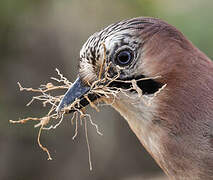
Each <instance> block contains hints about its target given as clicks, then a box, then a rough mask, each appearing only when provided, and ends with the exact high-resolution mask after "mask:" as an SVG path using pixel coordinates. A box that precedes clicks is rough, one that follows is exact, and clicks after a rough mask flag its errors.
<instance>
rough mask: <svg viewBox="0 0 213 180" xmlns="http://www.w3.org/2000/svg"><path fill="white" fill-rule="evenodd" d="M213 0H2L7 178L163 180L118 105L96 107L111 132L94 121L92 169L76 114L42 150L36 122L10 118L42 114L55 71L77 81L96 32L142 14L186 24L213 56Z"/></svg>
mask: <svg viewBox="0 0 213 180" xmlns="http://www.w3.org/2000/svg"><path fill="white" fill-rule="evenodd" d="M212 8H213V1H212V0H188V1H186V0H179V1H175V0H1V1H0V117H1V120H0V180H29V179H30V180H38V179H39V180H58V179H62V180H68V179H69V180H71V179H72V180H84V179H87V180H139V179H154V178H155V179H160V177H162V171H161V170H160V169H159V168H158V166H157V165H156V164H155V162H154V161H153V160H152V158H151V157H150V156H149V155H148V153H147V152H146V151H145V150H144V148H143V147H142V146H141V145H140V143H139V141H138V140H137V138H136V137H135V135H134V134H133V133H132V132H131V130H130V129H129V127H128V125H127V123H126V122H125V120H124V119H123V118H122V117H121V116H120V115H119V114H118V113H117V112H115V111H114V110H113V109H111V108H110V107H103V108H102V109H101V112H100V113H96V112H95V111H94V110H92V109H91V110H90V113H91V114H92V117H93V120H94V121H95V122H96V123H97V124H98V125H99V128H100V130H101V131H102V132H103V134H104V135H103V136H99V135H97V133H96V131H95V129H94V128H93V127H91V126H90V125H89V141H90V146H91V153H92V163H93V171H91V172H90V171H89V165H88V152H87V146H86V141H85V133H84V130H83V127H82V128H81V127H80V128H79V134H78V136H77V138H76V140H75V141H73V140H72V136H73V134H74V127H73V126H71V124H70V119H71V116H68V117H67V118H66V119H65V120H64V121H63V123H62V124H61V126H60V127H58V128H57V129H56V130H52V131H45V132H44V133H43V135H42V138H41V141H42V143H43V144H45V145H46V146H47V147H48V148H49V150H50V152H51V154H52V156H53V161H47V160H46V159H47V157H46V154H45V153H44V152H43V151H42V150H41V149H40V148H39V147H38V145H37V141H36V136H37V133H38V129H34V128H33V125H34V123H27V124H25V125H11V124H9V123H8V120H9V119H13V120H16V119H18V118H24V117H27V116H42V115H44V114H45V113H46V111H45V109H42V108H41V105H40V104H39V103H35V104H33V105H32V106H31V107H26V106H25V104H26V103H27V102H28V101H29V100H30V97H31V95H32V94H31V93H26V92H19V89H18V86H17V81H19V82H21V83H22V84H23V85H24V86H25V87H38V86H39V85H40V84H46V83H47V82H48V81H49V78H50V77H51V76H55V75H56V72H55V68H58V69H60V71H61V72H63V74H64V75H65V76H66V77H68V78H69V80H74V79H75V77H76V75H77V72H78V67H77V65H78V57H79V50H80V48H81V46H82V45H83V43H84V42H85V41H86V40H87V38H88V36H90V35H91V34H92V33H94V32H95V31H98V30H100V29H102V28H103V27H105V26H106V25H108V24H111V23H114V22H116V21H119V20H122V19H125V18H131V17H136V16H154V17H159V18H162V19H164V20H166V21H168V22H169V23H170V24H173V25H175V26H176V27H177V28H178V29H180V30H181V31H182V32H183V33H184V34H185V35H186V36H187V37H188V38H189V39H190V40H191V41H192V42H193V43H194V44H195V45H196V46H197V47H199V48H200V49H201V50H202V51H204V52H205V53H206V54H207V55H208V56H209V57H211V58H213V51H212V49H213V23H212V18H213V11H212Z"/></svg>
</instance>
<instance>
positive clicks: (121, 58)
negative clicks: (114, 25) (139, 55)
mask: <svg viewBox="0 0 213 180" xmlns="http://www.w3.org/2000/svg"><path fill="white" fill-rule="evenodd" d="M116 60H117V63H118V64H119V65H127V64H129V63H130V62H131V60H132V54H131V53H130V52H129V51H127V50H125V51H121V52H120V53H119V54H118V55H117V58H116Z"/></svg>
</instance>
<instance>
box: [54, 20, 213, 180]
mask: <svg viewBox="0 0 213 180" xmlns="http://www.w3.org/2000/svg"><path fill="white" fill-rule="evenodd" d="M206 68H211V74H212V72H213V65H212V62H211V61H210V60H209V59H208V58H207V57H206V56H205V55H204V54H203V53H201V52H200V51H199V50H198V49H197V48H196V47H194V46H193V45H192V43H191V42H189V41H188V40H187V39H186V38H185V37H184V36H183V34H182V33H180V32H179V31H178V30H177V29H176V28H175V27H173V26H171V25H169V24H167V23H166V22H164V21H162V20H159V19H155V18H144V17H141V18H134V19H129V20H124V21H120V22H118V23H115V24H112V25H110V26H108V27H106V28H105V29H103V30H101V31H100V32H97V33H95V34H93V35H92V36H91V37H89V39H88V40H87V41H86V43H85V44H84V45H83V47H82V49H81V51H80V62H79V74H78V78H77V79H76V81H75V82H74V84H73V85H72V86H71V87H70V89H69V90H68V91H67V92H66V94H65V96H64V98H63V99H62V101H61V102H60V104H59V106H58V108H57V110H58V111H62V110H63V109H64V108H66V107H67V106H70V105H71V108H69V110H70V111H74V110H76V109H81V108H83V107H85V106H86V105H88V104H90V103H91V102H92V101H98V100H103V101H104V102H105V103H107V104H110V105H112V106H113V107H114V108H115V109H116V110H117V111H118V112H120V114H121V115H122V116H123V117H124V118H125V119H126V120H127V122H128V124H129V125H130V128H131V129H132V130H133V132H134V133H135V134H136V136H137V137H138V139H139V140H140V142H141V143H142V144H143V145H144V147H145V148H146V149H147V151H148V152H149V153H150V154H151V155H152V156H153V158H154V159H155V160H156V162H157V163H158V164H159V165H160V167H161V168H162V169H163V170H164V171H165V172H166V173H167V174H168V175H169V176H170V177H174V176H176V175H177V176H178V177H186V176H190V175H189V174H190V173H192V171H193V172H194V171H195V169H199V168H200V167H199V163H197V164H196V163H195V164H196V166H195V164H193V165H194V166H193V167H192V162H196V160H198V157H197V156H196V155H195V154H196V153H195V152H202V151H203V149H202V148H198V146H199V145H202V142H201V139H202V137H201V136H202V135H201V134H202V133H201V134H200V132H198V130H199V126H200V125H201V124H202V123H204V121H205V123H207V122H206V120H205V119H206V116H207V114H208V115H210V114H211V115H212V117H213V113H212V112H211V113H210V112H209V113H207V114H201V113H200V111H201V110H202V108H206V107H207V106H209V105H208V104H206V102H204V101H202V102H201V99H202V98H203V97H204V96H202V95H200V96H199V97H196V96H197V95H198V94H199V93H200V92H201V91H202V92H204V93H205V94H206V95H208V93H209V92H207V89H213V86H212V83H210V77H211V75H209V74H208V73H205V72H206V70H205V69H206ZM209 73H210V72H209ZM204 79H205V81H206V82H208V84H211V85H210V86H208V88H207V85H206V84H204V82H203V80H204ZM211 82H212V81H211ZM212 92H213V91H212ZM212 92H211V94H212ZM208 97H209V95H208ZM209 99H211V102H209V104H210V103H212V105H213V100H212V98H209ZM76 100H78V101H77V102H78V105H76V103H75V102H76ZM202 118H203V119H202ZM201 119H202V120H201ZM193 122H196V123H194V124H193ZM204 131H205V130H204ZM206 133H207V134H208V133H209V132H206ZM192 136H193V137H192ZM194 140H196V141H198V140H199V143H198V144H199V145H197V144H193V141H194ZM186 146H187V147H188V148H189V149H190V150H192V149H194V150H195V152H194V153H191V154H190V150H189V149H187V148H186ZM199 158H200V156H199ZM195 159H196V160H195ZM185 167H186V168H185ZM199 172H200V169H199Z"/></svg>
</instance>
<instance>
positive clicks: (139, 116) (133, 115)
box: [106, 94, 162, 157]
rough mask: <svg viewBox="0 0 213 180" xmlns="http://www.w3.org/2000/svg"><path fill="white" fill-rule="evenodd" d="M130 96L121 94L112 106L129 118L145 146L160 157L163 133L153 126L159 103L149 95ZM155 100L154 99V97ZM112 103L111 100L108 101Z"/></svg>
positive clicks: (129, 122)
mask: <svg viewBox="0 0 213 180" xmlns="http://www.w3.org/2000/svg"><path fill="white" fill-rule="evenodd" d="M137 96H138V95H135V98H134V99H132V98H128V97H127V96H125V95H123V94H120V95H119V96H118V98H117V99H116V100H115V102H114V103H113V104H112V106H113V107H114V108H115V109H116V110H117V111H118V112H120V114H121V115H122V116H123V117H124V118H125V119H126V120H127V122H128V124H129V126H130V128H131V129H132V130H133V132H134V133H135V134H136V136H137V137H138V139H140V141H141V143H142V144H143V145H144V146H145V148H146V149H147V150H148V151H149V152H150V153H151V154H152V155H153V156H158V157H160V156H161V154H160V152H161V150H160V149H161V148H162V147H161V142H160V138H161V133H160V132H159V133H158V134H157V133H156V132H155V130H156V129H155V128H153V126H154V125H153V121H152V120H153V118H154V116H155V112H156V108H157V103H156V102H151V103H150V100H151V99H150V98H151V97H149V96H145V95H144V96H142V98H141V97H140V98H139V97H137ZM153 101H154V99H153ZM106 103H108V104H110V101H109V100H108V102H106ZM148 103H150V104H148Z"/></svg>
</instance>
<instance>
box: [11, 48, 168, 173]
mask: <svg viewBox="0 0 213 180" xmlns="http://www.w3.org/2000/svg"><path fill="white" fill-rule="evenodd" d="M103 47H104V54H105V55H104V60H103V63H102V64H101V66H100V71H99V73H98V75H97V79H96V81H94V82H93V83H92V84H89V83H88V84H89V86H90V91H89V92H88V93H87V94H85V95H84V98H85V99H87V101H88V102H89V104H90V106H91V107H92V108H94V109H95V110H96V111H98V112H99V108H98V106H100V105H101V104H100V102H101V100H102V98H99V100H98V101H96V102H95V103H94V102H92V101H91V100H90V99H89V97H88V94H89V93H93V94H96V95H98V96H99V97H104V98H107V99H110V100H111V102H112V103H111V104H108V105H112V104H113V103H114V101H115V100H116V98H117V95H118V93H123V94H125V95H126V96H128V97H130V96H129V91H130V90H135V91H136V93H137V94H138V97H139V98H143V92H142V90H141V89H140V88H139V87H138V86H137V81H142V80H147V79H156V78H159V77H153V78H141V79H137V80H135V79H133V80H129V81H127V80H120V79H119V77H120V73H119V72H120V67H119V66H117V67H116V70H117V73H116V74H117V75H116V76H115V77H113V78H112V77H110V76H109V73H108V70H109V69H110V66H111V65H112V64H111V63H108V65H106V48H105V45H104V44H103ZM56 72H57V74H58V78H55V77H51V80H52V82H49V83H47V84H46V85H41V86H40V87H39V88H38V89H33V88H24V87H22V85H21V84H20V83H19V82H18V86H19V89H20V91H29V92H34V93H38V95H36V96H33V97H32V99H31V101H30V102H29V103H28V104H27V106H30V105H31V104H32V103H33V102H34V101H40V102H42V105H43V107H44V108H46V109H47V114H46V115H45V116H43V117H27V118H24V119H21V120H18V121H13V120H10V123H12V124H17V123H18V124H25V123H27V122H28V121H37V122H38V123H37V124H36V125H35V126H34V127H39V128H40V129H39V132H38V137H37V142H38V145H39V146H40V148H41V149H42V150H43V151H45V152H46V153H47V156H48V160H52V157H51V154H50V152H49V150H48V149H47V148H46V147H45V146H44V145H42V143H41V141H40V138H41V133H42V130H51V129H56V128H57V127H58V126H59V125H60V124H61V123H62V121H63V118H64V115H65V114H67V113H68V112H69V111H70V110H71V109H72V110H75V112H74V113H72V118H71V122H72V124H74V123H75V133H74V136H73V140H74V139H75V138H76V136H77V134H78V127H79V124H80V125H82V124H83V122H84V125H85V135H86V142H87V147H88V154H89V165H90V170H92V163H91V154H90V146H89V140H88V133H87V121H89V123H90V124H91V125H92V126H94V127H95V129H96V132H97V133H98V134H99V135H102V133H101V132H100V131H99V128H98V126H97V124H95V123H94V122H93V121H92V118H91V116H90V114H87V113H86V109H85V108H82V109H80V108H78V107H80V99H76V100H75V101H74V102H73V103H72V104H71V105H69V106H67V107H65V108H63V109H62V112H60V113H57V112H56V108H57V107H58V105H59V103H60V101H61V100H62V98H63V97H64V94H61V95H52V94H53V92H56V91H57V92H61V91H59V90H61V89H64V90H68V89H69V87H70V86H71V85H72V83H71V82H70V81H69V80H68V79H67V78H66V77H64V76H63V75H62V74H61V73H60V71H59V70H58V69H56ZM114 81H117V82H123V83H130V84H131V87H130V88H129V89H122V88H119V87H110V84H111V83H112V82H114ZM165 86H166V85H164V86H163V87H162V88H161V89H159V91H157V92H156V93H155V95H154V96H153V98H154V97H155V96H156V95H157V94H158V93H159V92H160V91H161V90H162V89H164V88H165ZM53 120H56V121H57V123H56V124H54V125H52V123H54V121H53ZM79 122H80V123H79Z"/></svg>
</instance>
